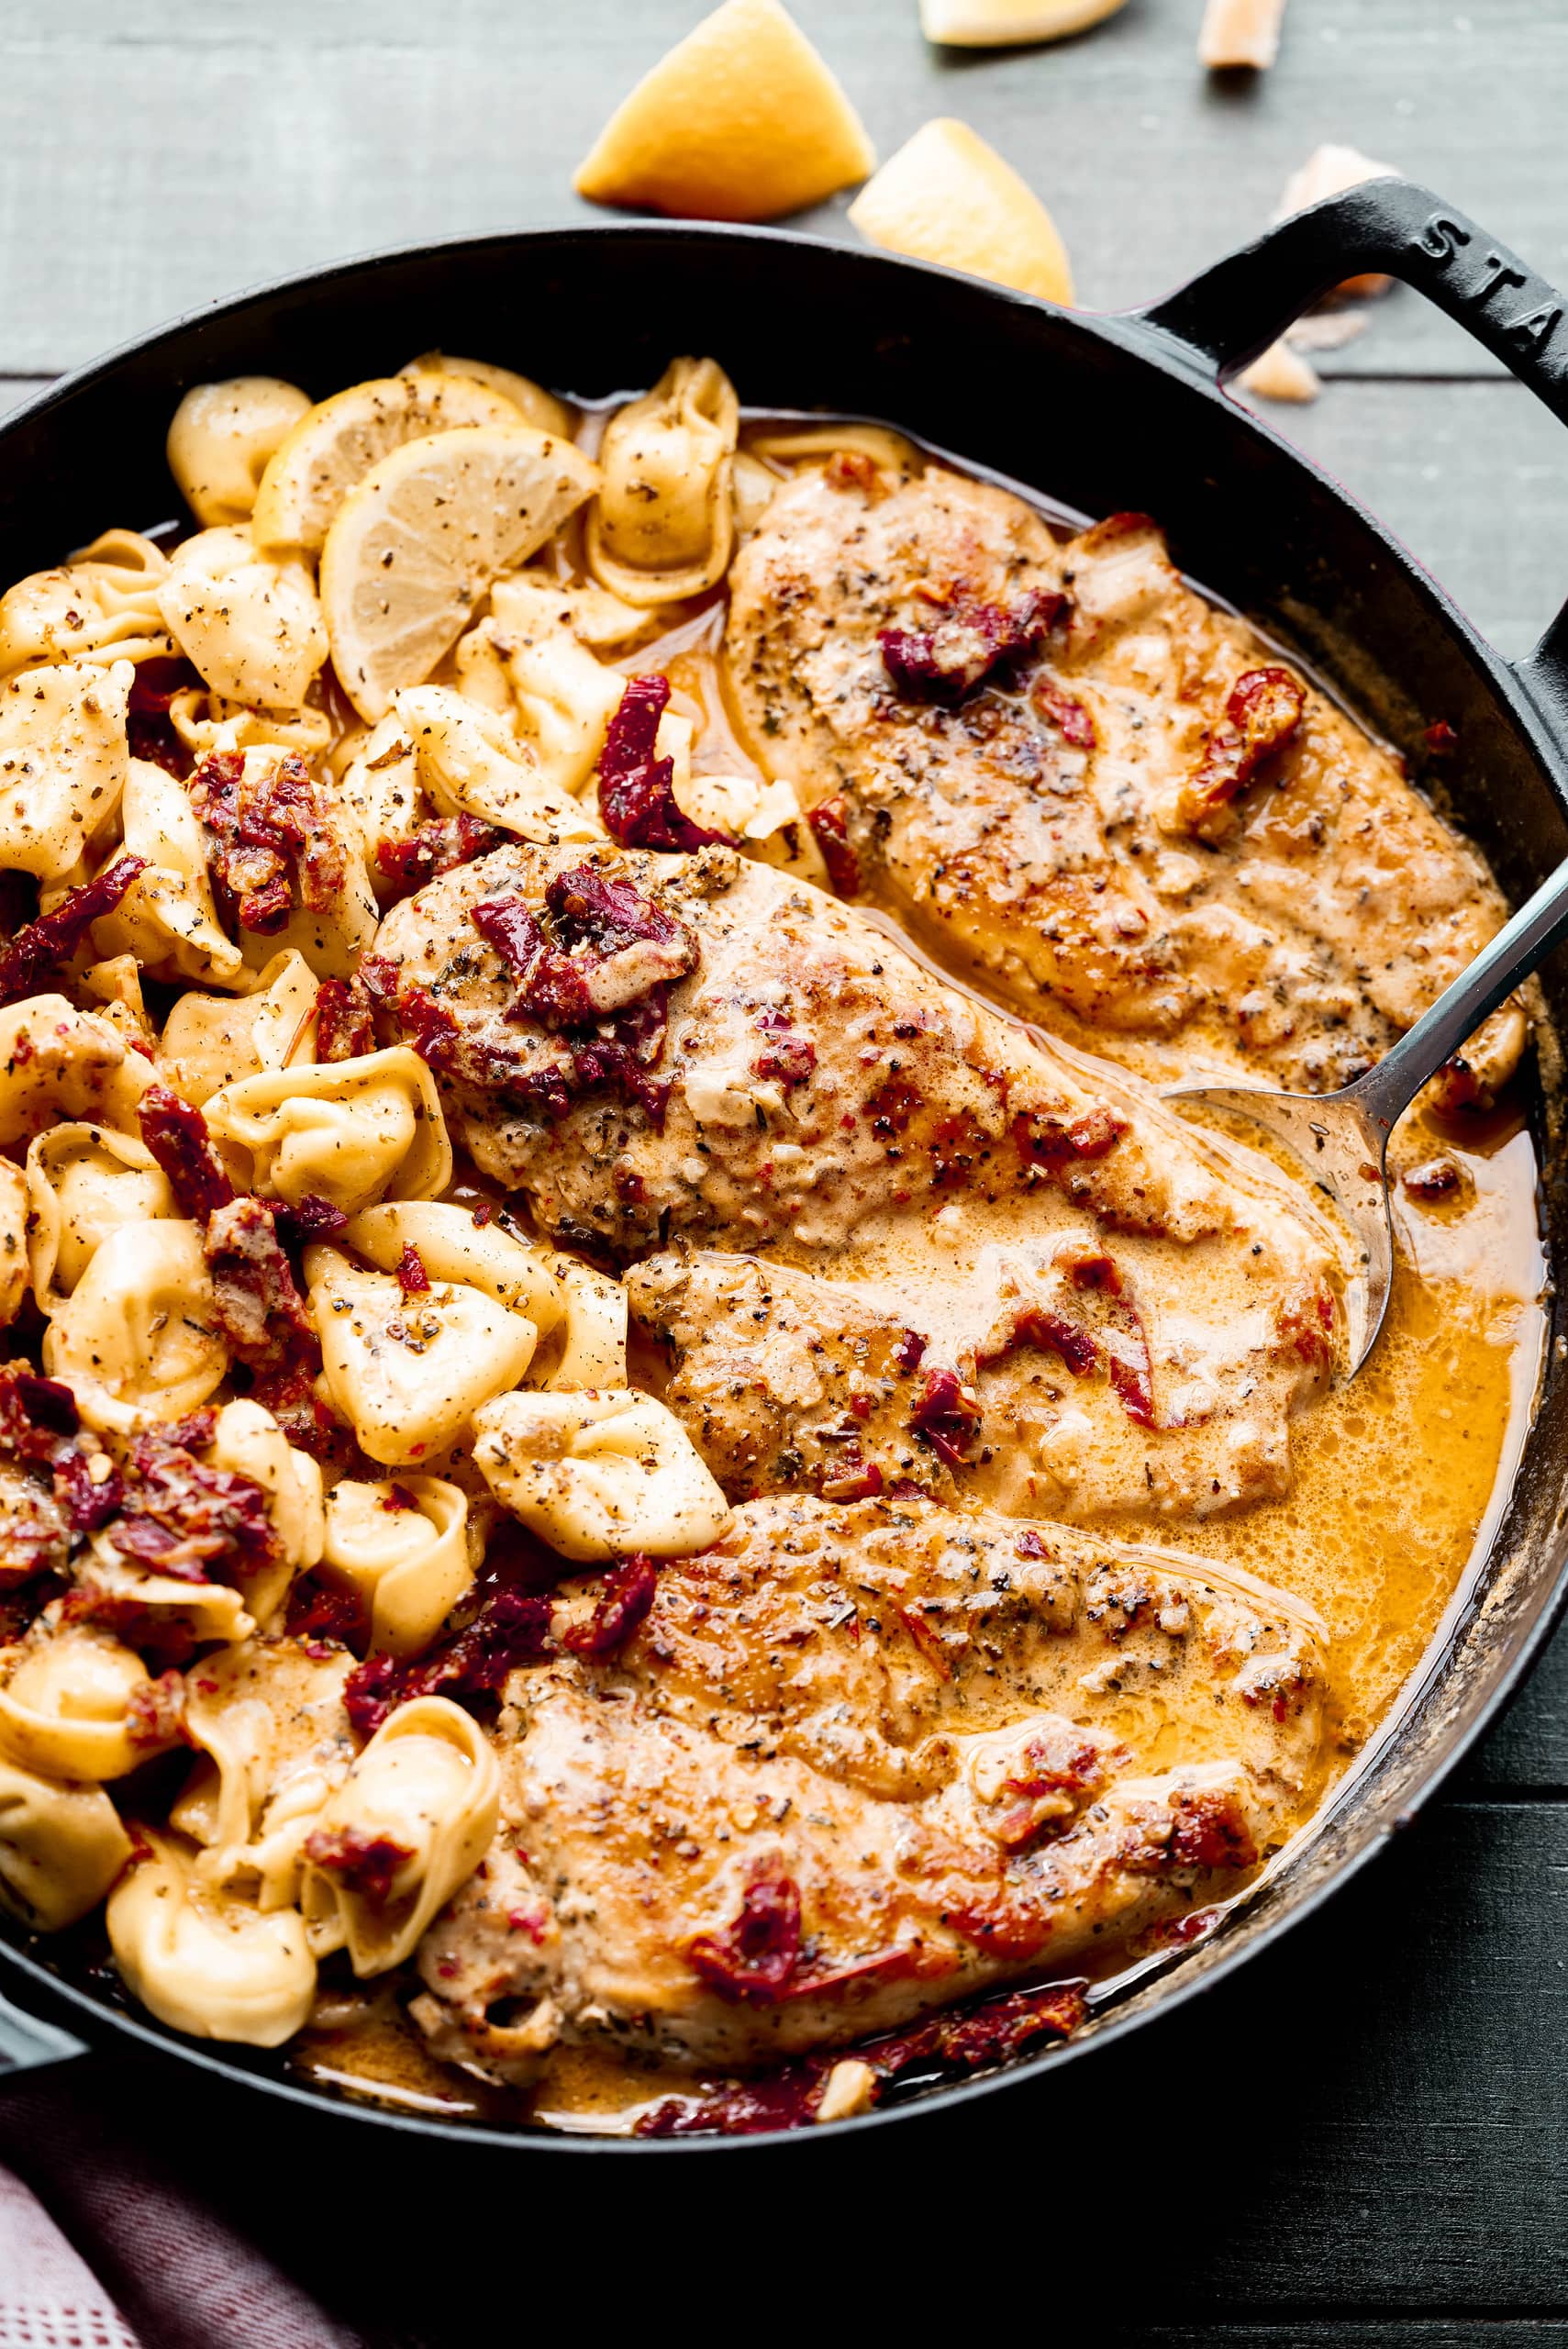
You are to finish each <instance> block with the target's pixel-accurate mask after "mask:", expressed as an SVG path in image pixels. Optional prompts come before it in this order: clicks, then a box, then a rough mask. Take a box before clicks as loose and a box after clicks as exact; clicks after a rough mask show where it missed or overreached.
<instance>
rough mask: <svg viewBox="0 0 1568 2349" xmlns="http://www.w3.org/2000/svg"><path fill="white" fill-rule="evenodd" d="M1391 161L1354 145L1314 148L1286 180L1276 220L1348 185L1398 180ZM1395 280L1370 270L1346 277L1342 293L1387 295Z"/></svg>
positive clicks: (1320, 200)
mask: <svg viewBox="0 0 1568 2349" xmlns="http://www.w3.org/2000/svg"><path fill="white" fill-rule="evenodd" d="M1398 176H1399V175H1398V173H1396V170H1395V168H1394V166H1393V164H1392V163H1374V162H1373V160H1372V157H1371V156H1370V155H1363V154H1362V153H1361V152H1360V150H1358V149H1356V148H1354V147H1335V146H1333V145H1331V144H1330V145H1328V146H1323V147H1315V148H1314V149H1313V150H1312V152H1311V154H1310V155H1308V157H1307V161H1306V162H1305V163H1303V165H1302V166H1301V169H1300V170H1299V171H1298V172H1295V173H1292V174H1291V176H1290V178H1289V179H1288V180H1287V181H1286V182H1285V187H1284V195H1282V196H1281V198H1280V206H1279V210H1278V211H1277V212H1276V213H1275V215H1274V217H1275V219H1276V220H1288V219H1289V218H1290V217H1291V215H1292V214H1293V213H1296V212H1305V211H1306V210H1307V207H1308V206H1309V205H1314V204H1321V203H1322V202H1323V201H1324V199H1325V197H1327V196H1330V195H1344V193H1345V191H1346V189H1347V188H1352V187H1364V186H1365V184H1366V183H1367V181H1368V180H1391V179H1397V177H1398ZM1392 283H1393V280H1392V279H1391V278H1389V277H1388V276H1386V275H1385V273H1384V272H1383V271H1382V270H1376V269H1373V270H1367V271H1365V272H1364V273H1362V275H1361V276H1360V277H1347V278H1346V279H1345V280H1344V282H1343V284H1341V285H1340V288H1339V290H1340V293H1341V294H1344V295H1373V294H1386V293H1387V291H1388V288H1389V286H1390V285H1391V284H1392Z"/></svg>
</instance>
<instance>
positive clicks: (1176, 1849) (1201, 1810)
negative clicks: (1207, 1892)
mask: <svg viewBox="0 0 1568 2349" xmlns="http://www.w3.org/2000/svg"><path fill="white" fill-rule="evenodd" d="M1257 1857H1258V1847H1257V1844H1256V1843H1255V1842H1253V1840H1252V1833H1251V1829H1250V1828H1249V1826H1248V1824H1247V1821H1246V1819H1245V1817H1244V1816H1243V1814H1242V1810H1241V1806H1240V1802H1239V1800H1238V1799H1237V1798H1236V1796H1235V1795H1234V1794H1232V1793H1230V1792H1228V1791H1227V1790H1226V1789H1225V1788H1224V1787H1196V1788H1195V1789H1192V1790H1191V1791H1188V1792H1184V1793H1177V1794H1174V1795H1173V1796H1172V1798H1171V1819H1170V1832H1169V1835H1168V1836H1167V1835H1166V1834H1164V1833H1163V1832H1162V1823H1161V1824H1156V1825H1152V1826H1145V1827H1144V1828H1143V1829H1142V1830H1141V1831H1140V1830H1137V1829H1135V1830H1134V1832H1133V1838H1132V1841H1131V1842H1130V1843H1129V1847H1128V1849H1127V1850H1126V1851H1124V1852H1123V1854H1122V1855H1121V1860H1122V1865H1123V1866H1124V1867H1126V1868H1128V1869H1129V1870H1130V1871H1131V1872H1132V1873H1133V1874H1134V1875H1135V1876H1158V1875H1160V1874H1162V1872H1163V1871H1164V1870H1165V1869H1167V1868H1250V1867H1252V1866H1254V1865H1256V1862H1257Z"/></svg>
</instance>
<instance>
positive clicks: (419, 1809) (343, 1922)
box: [302, 1697, 501, 1978]
mask: <svg viewBox="0 0 1568 2349" xmlns="http://www.w3.org/2000/svg"><path fill="white" fill-rule="evenodd" d="M500 1805H501V1773H500V1768H499V1765H497V1763H496V1760H495V1753H494V1751H493V1749H492V1747H491V1745H490V1742H489V1740H488V1739H487V1738H486V1736H485V1734H484V1731H483V1730H482V1729H481V1728H480V1727H479V1724H478V1723H477V1721H475V1720H473V1719H472V1717H471V1716H470V1715H469V1714H467V1713H465V1712H463V1711H462V1710H461V1709H460V1708H459V1707H458V1706H456V1705H453V1704H450V1703H449V1701H448V1700H447V1699H446V1698H444V1697H417V1698H414V1699H413V1701H412V1702H411V1703H408V1704H406V1705H400V1706H399V1707H398V1708H397V1710H396V1711H395V1713H393V1714H392V1715H391V1717H390V1718H389V1719H388V1720H385V1721H384V1722H383V1723H382V1726H381V1727H380V1729H378V1730H377V1731H376V1733H375V1735H374V1736H373V1738H372V1740H371V1742H370V1743H369V1744H368V1745H367V1746H366V1748H365V1750H364V1752H363V1753H361V1756H360V1758H359V1760H358V1761H357V1762H356V1763H355V1765H354V1766H353V1768H352V1770H350V1773H349V1776H348V1778H347V1779H346V1780H345V1782H344V1784H343V1786H342V1787H340V1788H339V1791H338V1793H337V1794H335V1795H334V1796H333V1797H332V1799H331V1800H330V1801H329V1802H328V1805H327V1807H326V1809H324V1810H323V1812H322V1814H321V1817H320V1820H319V1821H318V1823H317V1827H316V1829H315V1831H314V1832H313V1833H312V1835H311V1837H310V1839H309V1841H308V1842H307V1844H306V1871H305V1885H304V1891H303V1894H302V1904H303V1907H304V1910H305V1916H306V1925H307V1927H308V1930H309V1935H310V1945H311V1947H312V1949H313V1950H314V1951H315V1952H316V1954H317V1956H321V1957H324V1956H326V1955H327V1954H328V1952H329V1951H331V1950H335V1949H343V1948H345V1947H346V1948H347V1950H348V1953H349V1960H350V1965H352V1966H353V1969H354V1972H355V1973H356V1974H357V1975H359V1976H361V1978H362V1977H363V1976H367V1975H374V1974H384V1973H385V1971H386V1970H387V1968H388V1967H389V1966H392V1965H401V1964H402V1962H403V1960H404V1959H405V1958H406V1957H407V1956H408V1955H409V1954H411V1952H412V1951H413V1949H414V1947H415V1945H416V1943H417V1941H418V1939H419V1936H420V1935H421V1934H422V1933H423V1932H424V1930H425V1928H426V1926H427V1925H428V1923H429V1921H430V1920H431V1918H432V1917H434V1915H435V1914H436V1911H437V1910H438V1909H440V1908H443V1907H444V1906H445V1904H446V1902H447V1901H448V1900H450V1898H451V1896H452V1894H453V1893H454V1892H455V1891H456V1890H457V1888H458V1887H459V1885H461V1884H462V1883H464V1882H465V1881H466V1879H467V1878H468V1877H469V1876H472V1875H473V1871H474V1869H475V1868H476V1867H477V1866H478V1865H479V1863H480V1861H481V1860H482V1859H483V1858H484V1854H485V1853H486V1852H487V1851H488V1849H489V1847H490V1844H491V1842H492V1840H493V1839H494V1836H495V1827H496V1821H497V1820H498V1818H499V1816H500Z"/></svg>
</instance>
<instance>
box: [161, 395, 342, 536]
mask: <svg viewBox="0 0 1568 2349" xmlns="http://www.w3.org/2000/svg"><path fill="white" fill-rule="evenodd" d="M309 407H310V395H309V394H308V393H306V392H302V391H301V390H300V388H299V386H298V384H285V383H283V382H282V381H280V379H279V378H278V377H277V376H276V375H231V376H230V377H229V378H228V382H227V383H222V384H192V386H191V388H190V390H189V391H188V392H187V393H186V394H185V396H184V398H183V400H182V401H181V402H180V405H179V406H178V407H177V408H176V409H175V410H174V421H173V422H172V424H171V426H170V427H169V440H168V456H169V470H170V472H171V473H172V474H173V476H174V479H175V481H176V482H177V483H178V484H179V485H180V495H181V496H182V497H183V499H184V501H185V503H186V505H187V506H188V507H190V509H191V511H192V513H193V514H194V515H195V518H196V519H197V521H198V522H205V523H206V524H208V525H209V526H212V525H222V524H225V523H235V522H248V521H249V520H250V516H251V514H252V513H253V512H254V510H255V506H256V492H257V490H258V489H259V488H260V487H261V475H262V473H264V472H265V470H266V464H267V460H268V458H269V457H270V456H271V455H272V451H273V450H274V449H276V448H277V447H278V445H279V443H280V442H281V441H282V440H284V439H285V438H286V436H287V435H288V434H289V432H291V431H292V430H293V429H294V427H295V425H296V424H297V423H298V422H299V419H300V417H302V416H304V415H306V413H307V412H308V410H309Z"/></svg>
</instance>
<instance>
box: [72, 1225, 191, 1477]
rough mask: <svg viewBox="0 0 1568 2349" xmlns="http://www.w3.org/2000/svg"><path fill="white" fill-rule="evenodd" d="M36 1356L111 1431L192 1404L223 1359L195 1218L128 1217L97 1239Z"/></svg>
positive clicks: (90, 1419)
mask: <svg viewBox="0 0 1568 2349" xmlns="http://www.w3.org/2000/svg"><path fill="white" fill-rule="evenodd" d="M43 1364H44V1368H45V1370H46V1371H47V1372H48V1374H49V1375H50V1378H61V1379H63V1380H65V1382H66V1383H67V1385H68V1386H70V1387H71V1389H72V1393H73V1394H74V1395H75V1397H76V1402H77V1408H79V1410H80V1411H81V1413H82V1416H83V1419H85V1420H86V1421H87V1423H88V1425H89V1426H90V1427H95V1428H97V1429H98V1430H99V1431H101V1432H104V1433H108V1432H110V1431H114V1432H117V1433H120V1434H126V1433H129V1432H130V1431H133V1430H135V1429H137V1428H140V1427H143V1426H147V1425H150V1424H151V1423H154V1422H156V1421H157V1420H159V1419H180V1418H182V1417H183V1414H184V1413H185V1412H187V1411H195V1410H196V1409H198V1408H200V1406H201V1405H202V1404H203V1403H205V1402H206V1399H207V1397H208V1396H209V1395H211V1394H213V1393H214V1392H215V1390H216V1389H217V1386H218V1383H219V1381H220V1380H221V1379H222V1377H223V1375H224V1373H225V1371H226V1370H227V1369H228V1346H227V1345H226V1344H225V1343H224V1341H223V1339H222V1337H221V1335H220V1334H219V1331H218V1328H217V1308H216V1300H215V1298H214V1295H213V1286H212V1279H211V1275H209V1273H208V1271H207V1267H206V1257H205V1256H204V1254H203V1252H202V1241H201V1234H200V1232H199V1231H198V1230H197V1229H196V1227H195V1224H194V1223H187V1222H185V1221H184V1220H183V1219H181V1218H178V1217H171V1218H167V1219H163V1220H161V1221H159V1222H156V1223H127V1224H121V1225H120V1226H119V1227H118V1228H117V1230H113V1231H111V1232H109V1233H108V1234H107V1236H106V1238H105V1239H104V1240H103V1241H100V1243H99V1245H98V1246H97V1248H96V1249H95V1251H94V1252H93V1255H92V1257H91V1259H90V1261H89V1263H88V1264H87V1267H86V1270H85V1271H84V1272H83V1275H82V1277H81V1279H80V1280H79V1281H78V1282H77V1284H76V1286H75V1287H74V1288H73V1289H72V1292H71V1295H70V1296H69V1297H65V1298H63V1299H62V1300H61V1303H60V1305H59V1306H58V1307H57V1308H56V1309H55V1312H54V1316H53V1318H52V1319H51V1320H50V1325H49V1328H48V1329H47V1330H45V1332H44V1340H43Z"/></svg>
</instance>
